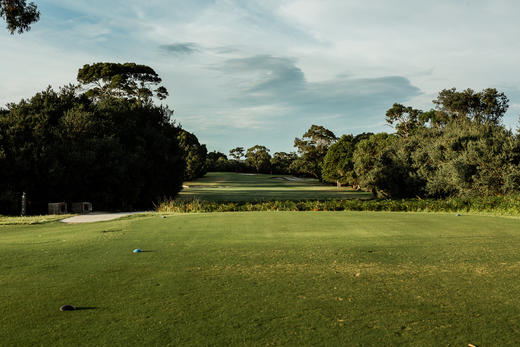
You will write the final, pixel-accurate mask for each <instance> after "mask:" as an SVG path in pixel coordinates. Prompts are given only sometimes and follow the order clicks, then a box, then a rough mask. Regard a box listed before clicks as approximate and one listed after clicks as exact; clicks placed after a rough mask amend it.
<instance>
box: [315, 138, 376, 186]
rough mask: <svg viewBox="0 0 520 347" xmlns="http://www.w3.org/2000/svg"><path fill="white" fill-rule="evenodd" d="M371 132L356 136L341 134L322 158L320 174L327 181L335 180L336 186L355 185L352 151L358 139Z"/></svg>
mask: <svg viewBox="0 0 520 347" xmlns="http://www.w3.org/2000/svg"><path fill="white" fill-rule="evenodd" d="M371 135H372V134H371V133H362V134H359V135H356V136H353V135H343V136H341V138H340V139H339V140H338V142H336V143H334V144H332V145H331V146H330V147H329V149H328V151H327V154H326V155H325V158H324V159H323V166H322V176H323V179H324V180H325V181H327V182H336V183H337V185H338V186H341V185H343V184H350V185H353V186H357V176H356V173H355V171H354V161H353V156H354V151H355V149H356V145H357V144H358V142H359V141H361V140H364V139H367V138H369V137H370V136H371Z"/></svg>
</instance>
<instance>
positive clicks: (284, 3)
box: [0, 0, 520, 154]
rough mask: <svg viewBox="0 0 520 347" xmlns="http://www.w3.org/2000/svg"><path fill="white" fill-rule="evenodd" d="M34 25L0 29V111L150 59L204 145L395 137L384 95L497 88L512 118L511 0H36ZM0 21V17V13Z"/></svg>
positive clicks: (509, 120) (517, 76)
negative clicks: (93, 68) (83, 75)
mask: <svg viewBox="0 0 520 347" xmlns="http://www.w3.org/2000/svg"><path fill="white" fill-rule="evenodd" d="M33 1H34V2H35V3H36V4H37V6H38V8H39V10H40V12H41V19H40V21H39V22H38V23H35V24H34V25H33V26H32V29H31V31H29V32H27V33H24V34H22V35H18V34H15V35H10V34H9V32H8V31H7V29H4V30H1V29H0V47H2V48H1V55H0V59H1V64H0V106H4V105H5V104H7V103H8V102H18V101H20V100H21V99H22V98H29V97H31V96H32V95H34V94H35V93H36V92H38V91H41V90H43V89H45V88H46V87H47V86H48V85H51V86H53V87H55V88H58V87H60V86H63V85H66V84H69V83H76V75H77V71H78V69H79V68H80V67H82V66H83V65H84V64H91V63H95V62H119V63H124V62H135V63H138V64H145V65H148V66H150V67H152V68H153V69H154V70H155V71H156V72H157V73H158V74H159V75H160V77H161V78H162V80H163V83H162V84H163V85H164V86H165V87H166V88H167V89H168V91H169V93H170V96H169V97H168V98H167V99H166V100H164V101H162V103H165V104H167V105H169V106H170V107H171V108H173V109H174V110H175V113H174V118H175V119H176V121H177V122H178V123H180V124H181V125H182V127H183V128H184V129H186V130H188V131H190V132H193V133H195V135H197V137H198V138H199V140H200V142H201V143H205V144H206V145H207V147H208V150H210V151H212V150H217V151H221V152H224V153H226V154H227V153H228V151H229V150H230V149H231V148H234V147H237V146H241V147H245V148H248V147H251V146H253V145H256V144H259V145H265V146H267V147H268V148H270V149H271V153H274V152H277V151H287V152H288V151H293V150H294V148H293V143H294V138H295V137H301V136H302V135H303V133H304V132H305V131H306V130H307V129H308V128H309V127H310V126H311V125H312V124H316V125H323V126H324V127H326V128H328V129H330V130H332V131H333V132H334V133H335V134H336V135H337V136H340V135H342V134H358V133H361V132H365V131H371V132H380V131H386V132H392V131H393V129H392V128H390V127H389V126H387V125H386V124H385V120H384V115H385V112H386V110H387V109H389V108H390V107H391V106H392V104H394V103H402V104H404V105H407V106H413V107H415V108H419V109H424V110H429V109H430V108H432V107H433V106H434V105H433V104H432V100H433V99H435V98H436V96H437V94H438V93H439V91H441V90H442V89H446V88H453V87H454V88H457V89H459V90H462V89H466V88H472V89H474V90H477V91H479V90H482V89H484V88H497V89H498V90H499V91H502V92H504V93H505V94H506V95H507V96H508V97H509V99H510V108H509V111H508V112H507V114H506V116H505V117H504V120H503V122H504V124H505V125H506V126H507V127H509V128H511V129H516V128H517V127H518V125H519V122H518V115H519V114H520V73H518V57H519V56H520V40H519V39H518V38H519V37H520V25H518V13H520V2H519V1H517V0H487V1H483V0H457V1H455V0H437V1H426V0H279V1H274V0H262V1H238V0H236V1H233V0H223V1H219V0H185V1H172V0H147V1H142V0H139V1H138V0H110V1H106V0H89V1H83V0H74V1H70V0H33ZM0 25H2V26H5V22H3V21H0Z"/></svg>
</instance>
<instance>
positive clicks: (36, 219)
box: [0, 214, 73, 225]
mask: <svg viewBox="0 0 520 347" xmlns="http://www.w3.org/2000/svg"><path fill="white" fill-rule="evenodd" d="M71 216H73V215H72V214H67V215H43V216H23V217H22V216H17V217H14V216H2V215H0V225H16V224H42V223H49V222H54V221H57V220H60V219H64V218H67V217H71Z"/></svg>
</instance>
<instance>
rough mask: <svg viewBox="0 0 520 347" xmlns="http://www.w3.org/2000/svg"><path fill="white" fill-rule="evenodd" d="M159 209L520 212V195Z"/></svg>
mask: <svg viewBox="0 0 520 347" xmlns="http://www.w3.org/2000/svg"><path fill="white" fill-rule="evenodd" d="M156 208H157V211H159V212H174V213H198V212H240V211H389V212H452V213H456V212H459V213H473V214H492V215H503V216H520V196H494V197H474V198H449V199H402V200H391V199H347V200H335V199H333V200H304V201H291V200H283V201H260V202H249V201H238V202H216V201H206V200H200V199H194V200H183V199H175V200H165V201H162V202H161V203H159V204H158V205H157V207H156Z"/></svg>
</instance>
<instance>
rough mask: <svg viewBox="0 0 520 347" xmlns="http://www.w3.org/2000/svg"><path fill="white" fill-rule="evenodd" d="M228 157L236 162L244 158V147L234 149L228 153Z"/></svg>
mask: <svg viewBox="0 0 520 347" xmlns="http://www.w3.org/2000/svg"><path fill="white" fill-rule="evenodd" d="M229 155H230V156H231V157H232V158H233V159H234V160H236V161H239V160H240V159H242V157H243V156H244V147H235V148H233V149H231V150H230V151H229Z"/></svg>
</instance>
